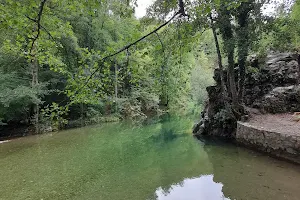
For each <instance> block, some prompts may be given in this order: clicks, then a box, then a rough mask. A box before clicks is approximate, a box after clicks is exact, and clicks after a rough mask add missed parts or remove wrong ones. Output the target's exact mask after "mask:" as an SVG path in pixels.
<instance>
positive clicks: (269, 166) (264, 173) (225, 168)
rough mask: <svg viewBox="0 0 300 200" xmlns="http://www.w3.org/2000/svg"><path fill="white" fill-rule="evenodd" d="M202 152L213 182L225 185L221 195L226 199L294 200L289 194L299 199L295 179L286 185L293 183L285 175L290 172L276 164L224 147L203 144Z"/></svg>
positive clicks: (225, 145)
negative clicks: (211, 173)
mask: <svg viewBox="0 0 300 200" xmlns="http://www.w3.org/2000/svg"><path fill="white" fill-rule="evenodd" d="M204 150H205V152H206V153H207V155H208V159H209V161H210V162H211V163H212V165H213V173H214V181H215V182H221V183H223V184H224V186H223V192H224V195H225V196H226V197H229V198H230V199H262V200H277V199H278V200H279V199H280V200H281V199H289V200H291V199H295V200H296V199H297V198H296V196H295V194H293V193H292V192H289V191H293V190H294V192H295V191H297V194H298V195H299V191H298V190H297V189H296V188H297V187H299V185H300V183H299V181H297V178H296V179H295V180H294V182H292V183H290V184H288V183H287V182H289V181H292V180H291V178H287V175H288V174H293V172H292V170H289V169H286V168H278V165H279V164H278V163H279V161H276V160H271V159H270V158H268V157H266V156H262V155H260V154H258V153H254V152H252V151H248V150H246V149H243V148H239V147H235V146H233V145H230V144H224V143H223V144H222V143H219V144H214V143H207V142H206V144H205V146H204ZM276 162H277V164H276ZM281 164H282V163H281ZM286 165H288V164H286ZM279 171H282V172H283V173H280V172H279ZM298 176H299V174H298ZM291 177H292V176H291ZM274 180H276V181H277V183H276V182H275V181H274ZM282 180H286V181H287V182H286V181H282ZM279 183H280V184H279ZM282 191H285V193H283V192H282Z"/></svg>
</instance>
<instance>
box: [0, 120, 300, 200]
mask: <svg viewBox="0 0 300 200" xmlns="http://www.w3.org/2000/svg"><path fill="white" fill-rule="evenodd" d="M192 125H193V121H192V120H190V119H188V118H181V119H172V120H166V121H164V122H157V123H149V124H148V125H143V126H142V125H140V126H137V125H132V124H131V123H125V122H124V123H112V124H104V125H97V126H90V127H84V128H79V129H72V130H67V131H62V132H58V133H52V134H44V135H38V136H29V137H24V138H19V139H14V140H12V141H8V142H5V143H2V144H0V199H1V200H19V199H20V200H24V199H33V200H41V199H43V200H48V199H49V200H55V199H62V200H65V199H72V200H73V199H74V200H77V199H80V200H81V199H84V200H89V199H95V200H98V199H99V200H224V199H225V200H229V199H230V200H235V199H237V200H248V199H249V200H252V199H256V200H257V199H258V200H284V199H286V200H299V199H300V189H299V188H300V167H299V166H297V165H293V164H290V163H287V162H284V161H279V160H276V159H273V158H270V157H268V156H266V155H262V154H260V153H256V152H253V151H250V150H247V149H244V148H240V147H236V146H234V145H231V144H223V143H219V142H203V141H199V140H197V139H195V138H193V137H192V134H191V127H192Z"/></svg>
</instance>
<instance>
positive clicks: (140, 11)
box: [135, 0, 290, 18]
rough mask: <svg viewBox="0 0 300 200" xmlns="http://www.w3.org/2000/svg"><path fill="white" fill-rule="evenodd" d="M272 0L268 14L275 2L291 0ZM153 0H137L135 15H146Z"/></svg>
mask: <svg viewBox="0 0 300 200" xmlns="http://www.w3.org/2000/svg"><path fill="white" fill-rule="evenodd" d="M272 1H273V3H271V4H269V5H266V6H265V7H266V9H264V10H263V13H264V14H266V15H270V14H272V13H273V12H274V11H275V9H274V5H275V4H278V3H282V2H284V1H290V0H272ZM153 2H154V0H137V4H138V7H137V8H136V10H135V16H136V17H137V18H141V17H144V16H145V15H146V9H147V7H148V6H150V5H151V4H152V3H153Z"/></svg>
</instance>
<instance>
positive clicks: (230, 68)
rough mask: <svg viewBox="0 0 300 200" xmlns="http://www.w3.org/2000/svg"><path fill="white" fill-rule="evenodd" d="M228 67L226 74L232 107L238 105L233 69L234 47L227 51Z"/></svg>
mask: <svg viewBox="0 0 300 200" xmlns="http://www.w3.org/2000/svg"><path fill="white" fill-rule="evenodd" d="M227 57H228V68H227V76H228V80H229V89H230V93H231V98H232V105H233V106H234V107H238V105H239V101H238V94H237V87H236V82H235V71H234V48H232V49H230V50H229V52H228V55H227Z"/></svg>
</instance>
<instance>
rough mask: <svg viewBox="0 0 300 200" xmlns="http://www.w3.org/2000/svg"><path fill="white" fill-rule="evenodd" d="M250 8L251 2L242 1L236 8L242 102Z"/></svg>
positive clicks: (241, 100)
mask: <svg viewBox="0 0 300 200" xmlns="http://www.w3.org/2000/svg"><path fill="white" fill-rule="evenodd" d="M251 9H252V5H251V3H249V2H248V3H242V4H241V6H240V7H239V9H238V14H237V20H238V24H239V29H238V31H237V39H238V65H239V84H238V88H239V91H238V95H239V96H238V98H239V102H240V103H243V98H244V91H245V78H246V66H245V65H246V60H247V56H248V52H249V33H248V31H249V30H248V28H249V23H248V21H249V12H250V11H251Z"/></svg>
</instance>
